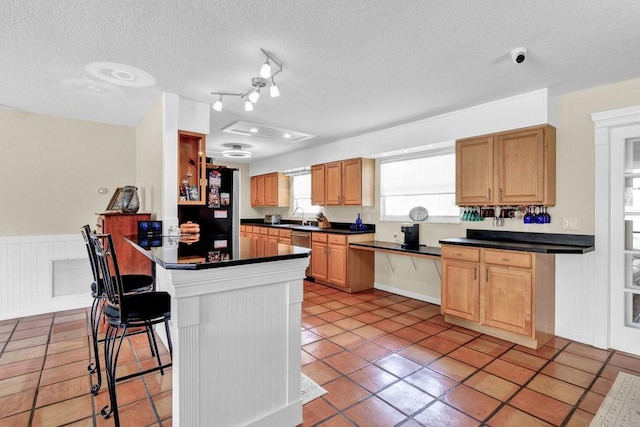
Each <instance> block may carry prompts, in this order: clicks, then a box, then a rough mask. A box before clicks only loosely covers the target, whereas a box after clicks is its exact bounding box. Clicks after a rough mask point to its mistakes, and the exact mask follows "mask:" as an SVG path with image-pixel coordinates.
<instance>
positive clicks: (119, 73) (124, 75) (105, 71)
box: [84, 62, 156, 87]
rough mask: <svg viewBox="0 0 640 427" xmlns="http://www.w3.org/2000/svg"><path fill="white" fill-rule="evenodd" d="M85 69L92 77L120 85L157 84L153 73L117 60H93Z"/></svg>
mask: <svg viewBox="0 0 640 427" xmlns="http://www.w3.org/2000/svg"><path fill="white" fill-rule="evenodd" d="M84 70H85V71H86V72H87V74H89V75H90V76H92V77H95V78H97V79H100V80H103V81H105V82H108V83H112V84H115V85H120V86H128V87H148V86H153V85H154V84H156V79H155V77H153V76H152V75H151V74H149V73H147V72H146V71H143V70H141V69H139V68H135V67H132V66H130V65H126V64H118V63H117V62H91V63H89V64H87V65H85V66H84Z"/></svg>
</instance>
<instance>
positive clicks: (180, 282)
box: [125, 236, 309, 427]
mask: <svg viewBox="0 0 640 427" xmlns="http://www.w3.org/2000/svg"><path fill="white" fill-rule="evenodd" d="M125 240H127V241H128V242H129V243H130V244H131V245H133V246H134V247H135V248H136V249H138V250H139V251H140V252H142V253H143V254H145V255H146V256H148V257H149V258H150V259H151V260H153V261H154V263H155V275H156V284H157V288H158V289H159V290H163V291H167V292H169V293H170V294H171V296H172V305H171V312H172V318H171V338H172V343H173V349H174V350H173V372H172V375H173V379H172V381H173V401H172V403H173V408H172V409H173V425H176V426H205V425H206V426H224V427H227V426H274V427H276V426H277V427H287V426H296V425H299V424H301V423H302V401H301V395H300V381H301V375H300V374H301V363H300V348H301V336H300V330H301V329H300V324H301V311H302V298H303V284H302V281H303V278H304V277H305V269H306V267H307V265H308V263H309V249H305V248H299V247H294V246H289V245H282V244H276V245H273V246H272V247H269V248H267V250H266V251H265V250H264V249H263V250H262V251H257V250H256V247H255V245H252V241H251V239H246V238H236V239H235V240H234V241H233V242H228V243H227V244H228V246H227V248H228V249H229V251H228V252H225V251H220V250H219V249H220V246H221V245H220V244H219V243H218V244H216V241H215V239H206V238H203V239H200V240H198V241H197V242H194V241H189V239H185V238H183V239H182V241H181V239H180V237H178V236H169V237H166V236H165V237H162V236H158V237H155V238H152V239H147V238H143V239H140V238H137V237H135V236H129V237H126V238H125ZM220 253H222V254H223V256H220V255H219V254H220ZM157 332H158V333H159V334H161V331H160V330H158V331H157ZM162 338H163V339H164V340H165V342H166V337H162Z"/></svg>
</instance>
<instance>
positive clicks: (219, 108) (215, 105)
mask: <svg viewBox="0 0 640 427" xmlns="http://www.w3.org/2000/svg"><path fill="white" fill-rule="evenodd" d="M213 109H214V110H216V111H222V95H220V98H218V99H217V100H216V102H214V103H213Z"/></svg>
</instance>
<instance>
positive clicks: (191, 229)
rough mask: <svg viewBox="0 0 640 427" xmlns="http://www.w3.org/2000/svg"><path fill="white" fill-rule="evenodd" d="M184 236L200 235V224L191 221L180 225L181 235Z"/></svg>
mask: <svg viewBox="0 0 640 427" xmlns="http://www.w3.org/2000/svg"><path fill="white" fill-rule="evenodd" d="M183 234H194V235H195V234H200V224H196V223H195V222H191V221H187V222H185V223H182V224H180V235H183Z"/></svg>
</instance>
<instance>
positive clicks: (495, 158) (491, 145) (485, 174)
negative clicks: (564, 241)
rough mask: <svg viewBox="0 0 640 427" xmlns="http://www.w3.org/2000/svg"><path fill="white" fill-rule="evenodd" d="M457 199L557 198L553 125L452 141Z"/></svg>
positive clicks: (464, 202) (532, 201)
mask: <svg viewBox="0 0 640 427" xmlns="http://www.w3.org/2000/svg"><path fill="white" fill-rule="evenodd" d="M456 203H457V204H458V205H460V206H469V205H476V206H477V205H546V206H553V205H555V203H556V131H555V128H554V127H553V126H549V125H543V126H534V127H531V128H525V129H517V130H513V131H508V132H500V133H496V134H491V135H484V136H480V137H474V138H468V139H462V140H458V141H456Z"/></svg>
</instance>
